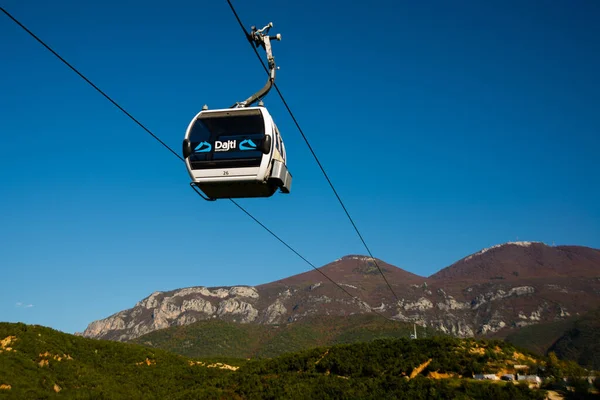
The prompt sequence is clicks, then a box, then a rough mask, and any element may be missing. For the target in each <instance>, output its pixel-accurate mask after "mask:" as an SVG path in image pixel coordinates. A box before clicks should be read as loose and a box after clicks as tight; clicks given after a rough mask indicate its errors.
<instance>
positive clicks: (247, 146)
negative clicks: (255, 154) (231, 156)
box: [240, 139, 256, 150]
mask: <svg viewBox="0 0 600 400" xmlns="http://www.w3.org/2000/svg"><path fill="white" fill-rule="evenodd" d="M240 150H256V144H255V143H254V142H253V141H252V140H251V139H246V140H242V141H241V142H240Z"/></svg>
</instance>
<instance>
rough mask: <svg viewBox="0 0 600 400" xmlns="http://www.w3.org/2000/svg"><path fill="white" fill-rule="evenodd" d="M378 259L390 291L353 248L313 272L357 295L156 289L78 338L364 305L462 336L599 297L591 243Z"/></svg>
mask: <svg viewBox="0 0 600 400" xmlns="http://www.w3.org/2000/svg"><path fill="white" fill-rule="evenodd" d="M377 263H378V265H379V266H380V267H381V268H382V270H383V271H384V273H385V274H386V277H387V278H388V281H389V282H390V283H391V285H392V287H393V288H394V291H395V293H396V294H397V295H398V299H396V298H395V297H394V296H393V295H392V293H391V291H390V290H389V288H388V287H387V286H386V285H385V283H384V281H383V279H382V277H381V276H380V275H379V272H378V271H377V269H376V267H375V265H374V260H373V259H371V258H369V257H363V256H356V255H354V256H347V257H343V258H341V259H339V260H336V261H335V262H333V263H330V264H328V265H326V266H324V267H321V270H322V271H323V272H325V273H326V274H327V275H328V276H329V277H331V278H332V279H333V280H335V281H336V282H337V283H339V284H340V285H341V286H342V287H343V288H344V289H346V290H347V291H348V292H349V293H350V294H352V295H353V296H356V297H357V298H360V299H361V301H356V300H354V299H352V298H351V297H350V296H348V295H347V294H346V293H344V292H343V291H342V290H340V288H338V287H336V286H335V285H334V284H332V283H331V282H329V281H328V280H325V279H324V278H323V276H322V275H321V274H319V273H318V272H316V271H309V272H306V273H303V274H299V275H296V276H292V277H290V278H286V279H283V280H280V281H277V282H272V283H269V284H265V285H260V286H257V287H248V286H234V287H221V288H206V287H191V288H185V289H179V290H173V291H169V292H155V293H152V294H151V295H150V296H149V297H147V298H145V299H143V300H142V301H140V302H138V303H137V304H136V305H135V306H134V307H133V308H131V309H129V310H124V311H121V312H118V313H116V314H114V315H112V316H110V317H108V318H105V319H103V320H99V321H95V322H92V323H91V324H90V325H89V326H88V327H87V329H86V330H85V331H84V332H83V336H86V337H92V338H102V339H111V340H119V341H126V340H129V339H133V338H136V337H139V336H141V335H144V334H146V333H148V332H151V331H154V330H157V329H162V328H166V327H169V326H173V325H186V324H190V323H193V322H196V321H199V320H207V319H216V318H218V319H224V320H228V321H233V322H239V323H258V324H281V323H286V322H291V321H297V320H300V319H302V318H304V317H307V316H314V315H350V314H355V313H368V312H371V311H370V310H371V309H370V307H372V308H373V309H375V310H376V311H378V312H379V313H381V314H384V315H386V316H388V317H390V318H393V319H397V320H400V321H410V322H415V323H417V324H419V325H422V326H429V327H433V328H437V329H439V330H441V331H443V332H447V333H451V334H453V335H456V336H459V337H470V336H475V335H491V334H494V335H498V334H499V333H500V334H501V333H502V332H508V331H509V330H510V329H514V328H518V327H522V326H525V325H529V324H535V323H539V322H542V321H552V320H556V319H561V318H566V317H568V316H570V315H572V314H577V313H581V312H585V311H588V310H589V309H591V308H593V307H595V306H598V305H600V252H599V251H597V250H594V249H588V248H583V247H566V248H560V247H549V246H545V245H543V244H539V243H528V242H519V243H517V244H515V243H510V244H505V245H500V246H495V247H494V248H491V249H485V250H483V251H481V252H478V253H476V254H474V255H472V256H469V257H466V258H464V259H463V260H461V261H459V262H457V263H455V264H453V265H452V266H450V267H448V268H446V269H444V270H442V271H440V272H439V273H437V274H435V275H433V276H431V277H429V278H424V277H420V276H417V275H414V274H411V273H409V272H407V271H404V270H402V269H400V268H397V267H394V266H392V265H390V264H387V263H385V262H383V261H381V260H377ZM545 265H547V268H546V269H544V267H545ZM548 271H550V272H548ZM569 271H575V272H573V273H572V274H569ZM367 304H368V305H370V307H369V306H367Z"/></svg>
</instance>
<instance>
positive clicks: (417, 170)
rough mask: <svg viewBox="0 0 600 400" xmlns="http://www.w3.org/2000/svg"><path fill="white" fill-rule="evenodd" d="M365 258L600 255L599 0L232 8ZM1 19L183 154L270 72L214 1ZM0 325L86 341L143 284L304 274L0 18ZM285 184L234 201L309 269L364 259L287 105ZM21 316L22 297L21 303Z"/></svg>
mask: <svg viewBox="0 0 600 400" xmlns="http://www.w3.org/2000/svg"><path fill="white" fill-rule="evenodd" d="M234 5H235V6H236V8H237V10H238V12H239V14H240V16H241V18H242V20H243V21H244V22H245V24H246V25H247V27H248V28H249V27H250V26H251V25H260V26H263V25H265V24H267V23H268V22H269V21H273V22H274V23H275V27H274V29H273V32H274V33H281V34H282V36H283V40H282V41H281V42H277V43H275V44H274V54H275V57H276V60H277V62H278V64H279V66H280V67H281V69H280V70H279V72H278V76H277V82H278V85H279V87H280V89H281V90H282V92H283V94H284V96H285V97H286V99H287V101H288V103H289V105H290V107H291V108H292V110H293V112H294V113H295V115H296V117H297V119H298V120H299V122H300V125H301V126H302V128H303V129H304V131H305V133H306V135H307V136H308V138H309V140H310V141H311V143H312V145H313V148H314V149H315V151H316V152H317V155H318V156H319V157H320V159H321V161H322V163H323V165H324V167H325V168H326V170H327V171H328V173H329V175H330V177H331V179H332V180H333V182H334V184H335V185H336V187H337V189H338V191H339V193H340V195H341V196H342V198H343V199H344V201H345V203H346V205H347V207H348V209H349V210H350V213H351V215H352V216H353V217H354V218H355V220H356V223H357V224H358V226H359V228H360V230H361V231H362V233H363V235H364V237H365V239H366V240H367V243H368V244H369V245H370V247H371V250H372V251H373V253H374V255H375V256H376V257H378V258H381V259H383V260H385V261H387V262H389V263H392V264H394V265H397V266H399V267H401V268H404V269H406V270H409V271H411V272H413V273H416V274H420V275H423V276H428V275H430V274H432V273H434V272H436V271H437V270H439V269H441V268H443V267H445V266H447V265H449V264H451V263H453V262H454V261H456V260H458V259H460V258H462V257H464V256H466V255H468V254H470V253H473V252H476V251H478V250H479V249H481V248H483V247H487V246H490V245H494V244H498V243H503V242H507V241H513V240H516V239H517V238H518V239H519V240H533V241H543V242H546V243H549V244H551V243H552V242H555V243H556V244H578V245H584V246H590V247H596V248H599V247H600V184H599V179H598V175H599V172H600V157H599V149H600V112H599V111H598V110H599V109H600V78H599V74H598V71H600V25H599V24H598V20H600V3H598V2H596V1H592V0H588V1H585V0H580V1H576V2H570V1H546V2H536V1H517V0H514V1H485V2H484V1H455V2H447V1H437V0H436V1H429V2H413V1H391V0H390V1H381V0H375V1H369V2H352V1H344V2H342V1H327V2H323V1H316V0H305V1H301V2H298V1H280V2H268V3H264V2H263V3H261V2H258V3H257V2H253V3H249V2H244V1H235V2H234ZM2 6H3V7H4V8H6V9H7V10H8V11H9V12H11V13H12V14H13V15H14V16H15V17H16V18H18V19H20V20H21V21H22V22H23V23H24V24H25V25H27V26H28V27H29V28H30V29H32V30H33V31H34V32H35V33H36V34H38V35H39V36H40V37H41V38H42V39H43V40H45V41H47V43H49V44H50V45H51V46H53V47H54V48H55V49H56V50H57V51H58V52H59V53H60V54H61V55H62V56H63V57H65V58H66V59H67V60H69V61H70V62H71V63H72V64H74V65H75V66H76V67H77V68H79V69H80V70H81V71H82V72H83V73H84V74H86V75H87V76H88V77H89V78H90V79H91V80H92V81H93V82H95V83H96V84H97V85H99V86H100V87H101V88H102V89H103V90H105V91H106V92H107V93H108V94H109V95H111V96H112V97H113V98H114V99H116V100H117V101H118V102H119V103H120V104H121V105H122V106H123V107H125V108H126V109H127V110H128V111H129V112H131V113H132V114H133V115H134V116H136V118H138V119H139V120H141V121H142V122H143V123H144V124H146V125H147V126H148V127H149V128H150V129H151V130H153V131H154V132H155V133H156V134H157V135H158V136H159V137H160V138H161V139H162V140H164V141H165V142H166V143H167V144H169V145H170V146H171V147H173V148H174V149H175V150H176V151H178V152H179V151H180V149H181V141H182V139H183V136H184V134H185V129H186V128H187V125H188V123H189V121H190V120H191V119H192V118H193V117H194V115H195V114H196V113H197V112H198V111H199V110H200V108H201V107H202V105H203V104H205V103H207V104H208V105H209V106H210V107H211V108H219V107H228V106H230V105H231V104H232V103H233V102H235V101H239V100H243V99H245V98H246V97H247V96H249V95H250V94H251V93H252V92H254V91H255V90H256V89H258V88H259V87H261V86H262V85H263V83H264V80H265V75H264V71H263V70H262V67H261V66H260V64H259V63H258V60H257V59H256V57H255V55H254V53H253V51H252V49H251V48H250V46H249V45H248V43H247V42H246V41H245V38H244V37H243V35H242V33H241V30H240V28H239V26H238V25H237V22H236V21H235V19H234V17H233V15H232V13H231V10H230V9H229V7H228V5H227V2H226V1H225V0H219V1H205V2H198V1H182V0H172V1H169V2H167V3H165V2H147V1H144V2H142V1H139V0H136V1H133V0H119V1H114V0H111V1H105V2H93V3H90V2H85V1H74V0H73V1H65V0H61V1H57V2H51V3H49V2H45V1H40V0H36V1H27V2H25V1H22V0H4V1H2ZM0 55H1V56H0V58H1V60H0V76H1V78H0V114H1V115H0V180H1V185H0V205H1V207H2V213H1V214H0V273H1V280H2V285H1V286H2V288H1V290H0V320H1V321H23V322H27V323H37V324H42V325H46V326H50V327H53V328H56V329H60V330H63V331H66V332H74V331H82V330H83V329H85V327H86V326H87V324H88V323H89V322H91V321H93V320H96V319H100V318H104V317H107V316H109V315H110V314H112V313H114V312H117V311H119V310H122V309H126V308H129V307H132V306H133V305H134V304H135V302H137V301H138V300H140V299H142V298H143V297H145V296H148V295H149V294H150V293H152V292H153V291H156V290H171V289H176V288H180V287H187V286H196V285H203V286H218V285H235V284H245V285H256V284H261V283H266V282H270V281H274V280H277V279H280V278H284V277H286V276H290V275H293V274H297V273H301V272H304V271H307V270H309V269H310V267H309V266H308V265H306V264H305V263H304V262H303V261H302V260H300V259H298V258H297V257H296V256H295V255H293V254H292V253H291V252H290V251H289V250H287V249H286V248H285V247H283V246H282V245H281V244H280V243H279V242H277V241H276V240H274V239H273V238H272V237H271V236H269V235H268V234H267V233H266V232H264V231H263V230H262V229H261V228H260V227H259V226H258V225H256V224H255V223H254V222H253V221H252V220H250V219H249V218H248V217H247V216H245V215H244V214H243V213H241V212H240V211H239V210H238V209H237V208H235V207H234V206H233V205H232V204H231V203H229V202H228V201H227V200H225V201H218V202H214V203H208V202H205V201H203V200H201V199H199V198H198V197H197V196H196V195H195V194H194V192H193V191H192V190H191V189H190V188H189V186H188V182H189V177H188V174H187V172H186V170H185V167H184V165H183V164H182V163H181V162H180V161H178V160H177V159H176V158H175V157H174V156H173V155H172V154H170V153H169V152H168V151H167V150H165V149H164V148H163V147H162V146H161V145H160V144H159V143H157V142H156V141H154V139H152V138H151V137H150V136H149V135H148V134H147V133H145V132H144V131H143V130H141V129H140V128H139V127H138V126H137V125H135V124H134V123H133V122H132V121H131V120H129V119H128V118H127V117H126V116H124V115H123V114H122V113H121V112H120V111H119V110H117V109H116V108H115V107H114V106H113V105H112V104H110V103H109V102H108V101H107V100H106V99H104V98H103V97H101V96H100V95H99V94H98V93H97V92H96V91H94V90H93V89H92V88H91V87H90V86H89V85H87V84H86V83H85V82H84V81H83V80H82V79H80V78H79V77H78V76H77V75H75V74H74V73H73V72H72V71H70V70H69V69H67V68H66V67H65V66H64V65H63V64H62V63H60V62H59V61H58V60H57V59H56V58H55V57H54V56H52V55H51V54H50V53H49V52H48V51H47V50H45V49H44V48H43V47H42V46H41V45H40V44H38V43H37V42H35V41H34V40H33V39H32V38H31V37H30V36H29V35H27V34H26V33H25V32H24V31H23V30H21V28H19V27H18V26H17V25H16V24H14V23H13V22H12V21H11V20H9V19H8V18H7V17H6V16H5V15H4V14H0ZM265 104H266V106H267V107H268V108H269V110H270V111H271V113H272V115H273V116H274V117H275V120H276V122H277V124H278V125H279V127H280V130H281V132H282V135H283V137H284V140H285V144H286V148H287V153H288V164H289V168H290V170H291V172H292V174H293V184H292V193H291V194H290V195H282V194H276V195H275V196H274V197H272V198H270V199H245V200H241V201H240V203H241V204H242V205H243V206H244V207H246V208H247V209H248V210H249V211H250V212H251V213H253V214H254V215H255V216H256V217H257V218H259V219H260V220H261V221H262V222H263V223H265V224H266V225H267V226H269V227H270V228H271V229H273V230H274V231H275V232H277V233H278V234H279V235H280V236H281V237H282V238H283V239H284V240H286V241H288V242H289V243H290V245H292V246H293V247H294V248H296V249H297V250H298V251H299V252H300V253H302V254H303V255H304V256H306V257H307V258H308V259H309V260H311V261H312V262H313V263H315V264H316V265H323V264H325V263H327V262H330V261H332V260H334V259H336V258H338V257H340V256H343V255H346V254H349V253H352V254H356V253H358V254H366V251H365V249H364V247H362V244H361V242H360V241H359V239H358V237H357V235H356V234H355V232H354V231H353V229H352V227H351V225H350V224H349V222H348V220H347V219H346V216H345V215H344V213H343V211H342V209H341V208H340V206H339V204H338V203H337V201H336V199H335V197H334V196H333V193H332V192H331V190H330V188H329V187H328V186H327V183H326V181H325V179H324V178H323V176H322V175H321V173H320V171H319V169H318V167H317V165H316V163H315V161H314V159H313V158H312V156H311V155H310V153H309V151H308V149H307V146H306V145H305V143H304V142H303V141H302V139H301V136H300V134H299V133H298V131H297V130H296V128H295V126H294V124H293V122H292V120H291V118H290V116H289V114H288V113H287V111H286V110H285V108H284V107H283V105H282V103H281V100H280V99H279V98H278V96H277V94H276V93H275V92H272V93H271V94H270V95H269V96H268V97H267V98H266V100H265ZM29 305H31V307H27V306H29Z"/></svg>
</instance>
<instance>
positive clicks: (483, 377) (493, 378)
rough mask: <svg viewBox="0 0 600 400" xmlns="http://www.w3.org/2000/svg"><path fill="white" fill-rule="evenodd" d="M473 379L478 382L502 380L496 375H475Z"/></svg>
mask: <svg viewBox="0 0 600 400" xmlns="http://www.w3.org/2000/svg"><path fill="white" fill-rule="evenodd" d="M473 378H474V379H477V380H489V381H497V380H499V379H500V378H498V377H497V376H496V375H495V374H475V375H473Z"/></svg>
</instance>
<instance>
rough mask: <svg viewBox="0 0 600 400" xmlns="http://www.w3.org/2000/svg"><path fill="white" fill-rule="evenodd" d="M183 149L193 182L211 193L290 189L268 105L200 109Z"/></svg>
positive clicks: (215, 196) (231, 195) (225, 194)
mask: <svg viewBox="0 0 600 400" xmlns="http://www.w3.org/2000/svg"><path fill="white" fill-rule="evenodd" d="M183 154H184V157H185V163H186V166H187V169H188V173H189V175H190V177H191V178H192V184H194V185H195V186H196V187H198V188H199V189H200V190H202V192H204V194H205V195H206V196H207V197H208V198H209V199H220V198H240V197H270V196H272V195H273V194H274V193H275V192H276V191H277V189H281V192H282V193H289V192H290V187H291V183H292V176H291V174H290V173H289V171H288V169H287V167H286V155H285V147H284V144H283V140H282V139H281V135H280V134H279V130H278V129H277V126H276V125H275V123H274V122H273V119H272V117H271V115H270V114H269V112H268V111H267V109H266V108H264V107H246V108H227V109H220V110H202V111H200V112H199V113H198V115H196V117H195V118H194V119H193V120H192V121H191V122H190V124H189V126H188V129H187V131H186V135H185V139H184V141H183Z"/></svg>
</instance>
